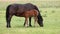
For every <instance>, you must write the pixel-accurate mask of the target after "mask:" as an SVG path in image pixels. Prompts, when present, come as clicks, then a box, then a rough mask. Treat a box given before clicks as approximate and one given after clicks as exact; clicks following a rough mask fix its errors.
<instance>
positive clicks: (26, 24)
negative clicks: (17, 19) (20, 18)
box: [25, 17, 29, 27]
mask: <svg viewBox="0 0 60 34" xmlns="http://www.w3.org/2000/svg"><path fill="white" fill-rule="evenodd" d="M28 26H29V25H28V18H27V17H25V27H28Z"/></svg>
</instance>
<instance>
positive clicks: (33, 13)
mask: <svg viewBox="0 0 60 34" xmlns="http://www.w3.org/2000/svg"><path fill="white" fill-rule="evenodd" d="M17 16H21V17H25V23H26V24H25V27H27V26H28V18H29V17H34V20H35V22H34V24H35V23H36V22H37V16H38V11H37V10H35V9H33V10H29V11H25V12H23V13H22V14H21V15H20V13H17Z"/></svg>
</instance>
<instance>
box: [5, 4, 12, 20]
mask: <svg viewBox="0 0 60 34" xmlns="http://www.w3.org/2000/svg"><path fill="white" fill-rule="evenodd" d="M10 6H11V5H9V6H8V7H7V8H6V21H8V17H9V7H10Z"/></svg>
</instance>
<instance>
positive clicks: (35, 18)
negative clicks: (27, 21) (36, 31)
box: [34, 17, 37, 26]
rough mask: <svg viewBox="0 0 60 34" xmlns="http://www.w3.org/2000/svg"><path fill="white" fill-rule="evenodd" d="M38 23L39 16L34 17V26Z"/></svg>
mask: <svg viewBox="0 0 60 34" xmlns="http://www.w3.org/2000/svg"><path fill="white" fill-rule="evenodd" d="M36 24H37V17H34V26H36Z"/></svg>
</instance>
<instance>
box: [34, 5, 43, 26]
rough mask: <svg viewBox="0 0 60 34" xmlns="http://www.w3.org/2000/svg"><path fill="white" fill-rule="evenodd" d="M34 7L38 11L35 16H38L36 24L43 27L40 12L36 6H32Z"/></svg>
mask: <svg viewBox="0 0 60 34" xmlns="http://www.w3.org/2000/svg"><path fill="white" fill-rule="evenodd" d="M34 7H35V9H36V10H37V11H38V12H39V13H38V16H37V18H38V24H39V25H40V26H41V27H43V18H42V16H41V14H40V11H39V9H38V8H37V6H34Z"/></svg>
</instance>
